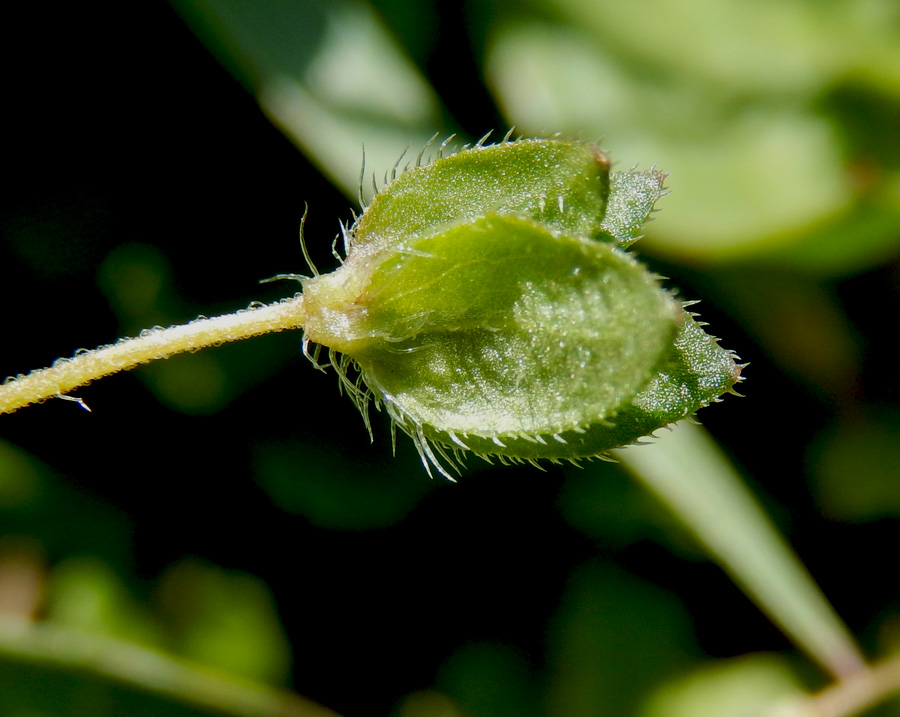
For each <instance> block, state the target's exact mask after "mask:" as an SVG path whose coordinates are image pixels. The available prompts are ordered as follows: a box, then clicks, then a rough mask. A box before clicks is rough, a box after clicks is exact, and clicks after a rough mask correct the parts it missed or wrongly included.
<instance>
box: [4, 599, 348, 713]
mask: <svg viewBox="0 0 900 717" xmlns="http://www.w3.org/2000/svg"><path fill="white" fill-rule="evenodd" d="M0 656H3V657H4V658H6V659H10V660H14V661H16V662H20V663H37V664H38V665H40V666H47V667H49V666H56V667H58V668H60V669H64V670H70V671H76V672H82V673H88V674H93V675H96V676H98V677H102V678H104V679H108V680H112V681H114V682H118V683H120V684H124V685H129V686H131V687H134V688H137V689H138V690H141V691H143V692H149V693H151V694H155V695H158V696H160V697H166V698H169V699H172V700H175V701H177V702H180V703H182V704H187V705H193V706H195V707H199V708H201V709H212V710H215V711H216V714H222V715H228V716H230V717H340V716H339V715H338V714H337V713H335V712H332V711H331V710H330V709H327V708H326V707H322V706H321V705H319V704H317V703H315V702H313V701H311V700H308V699H306V698H305V697H301V696H300V695H297V694H295V693H293V692H288V691H287V690H280V689H277V688H273V687H269V686H267V685H261V684H256V683H251V682H246V681H243V680H239V679H237V678H231V679H229V678H227V677H225V676H223V675H220V674H218V673H213V672H212V671H210V670H206V669H203V668H202V667H200V666H198V665H195V664H192V663H190V662H187V661H186V660H179V659H175V658H173V657H170V656H167V655H165V654H163V653H161V652H156V651H154V650H150V649H147V648H145V647H141V646H140V645H137V644H134V643H130V642H125V641H122V640H115V639H112V638H109V637H104V636H102V635H96V634H87V633H81V632H78V631H75V630H70V629H67V628H62V627H57V626H54V625H52V624H50V623H37V624H35V623H28V622H25V621H23V620H18V619H13V618H8V617H3V616H0Z"/></svg>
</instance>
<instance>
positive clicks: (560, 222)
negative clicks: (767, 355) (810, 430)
mask: <svg viewBox="0 0 900 717" xmlns="http://www.w3.org/2000/svg"><path fill="white" fill-rule="evenodd" d="M662 180H663V175H662V174H660V173H658V172H644V173H640V172H629V173H624V174H620V175H616V174H614V175H612V177H610V173H609V162H608V160H607V158H606V155H605V154H604V153H603V152H601V151H600V150H599V149H598V148H597V147H595V146H594V145H591V144H588V143H583V142H568V141H563V140H556V139H554V140H522V141H517V142H504V143H501V144H498V145H492V146H485V147H481V146H479V147H475V148H472V149H467V150H463V151H462V152H460V153H458V154H456V155H453V156H450V157H446V158H441V159H438V160H436V161H434V162H432V163H430V164H428V165H426V166H422V167H417V168H415V169H412V170H409V171H407V172H405V173H404V174H401V175H400V176H399V177H398V178H397V179H395V180H394V181H393V182H391V183H390V184H388V185H387V186H385V187H384V188H383V189H382V190H381V191H380V192H379V193H378V194H377V195H376V197H375V198H374V199H373V201H372V202H371V204H370V205H369V206H368V207H367V208H366V210H365V211H364V213H363V214H362V215H361V216H360V217H359V219H358V220H357V222H356V223H355V225H354V226H353V227H352V229H351V230H350V232H349V242H348V255H347V257H346V260H345V261H344V263H343V264H342V266H341V267H339V268H338V269H337V270H336V271H334V272H333V273H331V274H327V275H323V276H317V277H315V278H312V279H309V280H306V281H304V285H303V296H304V299H303V301H304V309H305V312H306V322H305V326H304V331H305V337H304V338H305V340H306V341H307V342H314V343H318V344H321V345H323V346H326V347H328V348H329V349H330V351H331V355H332V363H333V364H334V365H335V366H337V367H338V368H339V370H340V371H341V374H342V377H343V379H344V381H345V383H346V384H347V385H348V386H350V388H351V395H352V396H353V397H354V398H355V400H356V401H357V403H358V405H360V407H361V408H363V409H365V407H366V405H367V403H368V401H369V400H370V399H374V401H375V403H376V405H378V406H384V407H385V408H386V410H387V412H388V414H389V415H390V417H391V418H392V419H393V421H394V423H395V425H396V426H399V427H400V428H401V429H402V430H403V431H404V432H406V433H408V434H409V435H410V436H412V438H413V440H414V441H415V443H416V445H417V447H418V449H419V452H420V455H421V456H422V458H423V461H424V462H425V464H426V467H429V465H431V466H435V467H436V468H437V469H438V470H439V471H440V472H442V473H444V474H445V475H446V470H445V468H444V465H446V464H452V463H453V458H452V457H451V455H450V454H451V453H454V452H455V453H459V452H464V451H467V450H470V451H473V452H475V453H477V454H479V455H481V456H484V457H491V456H499V457H501V458H502V459H506V460H513V461H516V460H525V461H531V462H534V461H535V460H538V459H542V458H546V459H551V460H560V459H568V460H577V459H579V458H586V457H594V456H597V455H599V454H602V453H603V452H604V451H607V450H609V449H610V448H613V447H616V446H619V445H623V444H627V443H631V442H633V441H635V440H636V439H638V438H640V437H641V436H643V435H646V434H647V433H649V432H651V431H653V430H655V429H656V428H658V427H660V426H662V425H665V424H666V423H669V422H672V421H675V420H678V419H680V418H683V417H684V416H686V415H689V414H691V413H693V412H694V411H695V410H697V409H698V408H699V407H701V406H702V405H705V404H706V403H709V402H710V401H711V400H714V399H715V398H716V397H717V396H718V395H720V394H721V393H722V392H724V391H727V390H728V389H729V388H730V387H731V385H732V384H733V383H734V382H735V381H736V380H737V375H738V371H737V367H736V365H735V363H734V360H733V357H732V356H731V355H730V354H729V353H727V352H725V351H723V350H722V349H720V348H719V347H718V345H717V344H716V342H715V341H714V340H713V339H711V338H710V337H709V336H707V335H706V334H705V333H704V332H703V331H702V329H700V327H699V326H698V325H697V324H696V322H694V321H693V318H692V316H691V315H689V314H687V313H686V312H685V311H684V310H683V309H682V307H681V305H680V304H679V302H677V301H676V300H675V299H674V297H673V296H672V295H671V294H670V293H669V292H668V291H667V290H666V289H664V288H663V287H662V286H661V285H660V283H659V281H658V279H657V277H655V276H654V275H653V274H651V273H650V272H648V271H647V270H646V269H645V268H644V267H642V266H641V265H640V264H639V263H638V262H637V261H636V260H635V259H634V258H633V257H632V256H631V255H630V254H628V253H626V252H625V251H624V250H623V248H622V247H625V246H627V245H628V244H630V243H632V242H633V241H634V240H635V239H636V238H637V232H638V231H639V230H640V227H641V225H642V224H643V222H644V220H645V219H646V218H647V215H648V214H649V212H650V211H651V210H652V208H653V204H654V202H655V200H656V198H657V197H658V196H659V194H660V192H661V190H662ZM611 188H612V193H611V191H610V190H611ZM351 365H352V367H353V368H352V369H351ZM349 371H355V372H356V374H357V381H354V380H353V379H351V378H350V377H349V374H348V372H349ZM364 413H365V411H364ZM448 449H449V450H448Z"/></svg>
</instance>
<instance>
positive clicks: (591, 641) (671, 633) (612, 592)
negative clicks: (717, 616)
mask: <svg viewBox="0 0 900 717" xmlns="http://www.w3.org/2000/svg"><path fill="white" fill-rule="evenodd" d="M548 642H549V649H550V658H549V659H550V665H549V666H548V673H549V679H550V686H549V694H548V701H547V704H548V708H547V713H548V714H549V715H551V716H552V717H596V715H607V714H608V715H627V714H633V713H634V711H635V709H636V708H637V705H638V702H639V700H640V695H642V694H646V693H647V692H648V691H649V690H650V689H651V688H652V687H653V686H655V685H656V684H657V683H658V682H659V681H660V680H662V679H663V677H664V676H666V675H667V674H670V673H671V672H672V670H675V669H684V667H685V665H686V664H689V663H690V662H691V661H693V660H694V659H695V658H696V656H697V655H698V650H697V647H696V646H695V645H694V644H693V642H692V640H691V638H690V618H689V616H688V614H687V612H686V611H685V610H684V608H683V607H682V606H681V605H680V604H679V603H678V602H677V600H676V599H675V598H674V596H672V595H671V594H667V593H665V592H664V591H662V590H661V589H660V588H657V587H654V586H652V585H649V584H647V583H644V582H642V581H640V580H638V579H637V578H633V577H630V576H628V575H626V574H624V573H621V572H619V571H617V570H614V569H612V568H610V567H606V566H599V565H592V564H588V565H584V566H582V567H580V568H579V569H577V570H576V571H575V572H574V574H573V575H572V576H571V577H570V578H569V581H568V583H567V586H566V592H565V595H564V597H563V600H562V603H561V605H560V608H559V610H558V612H557V614H556V615H555V616H554V618H553V620H552V622H551V625H550V629H549V638H548Z"/></svg>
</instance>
